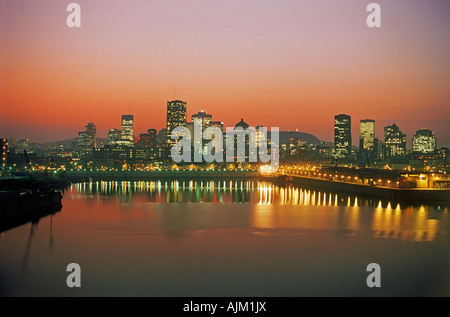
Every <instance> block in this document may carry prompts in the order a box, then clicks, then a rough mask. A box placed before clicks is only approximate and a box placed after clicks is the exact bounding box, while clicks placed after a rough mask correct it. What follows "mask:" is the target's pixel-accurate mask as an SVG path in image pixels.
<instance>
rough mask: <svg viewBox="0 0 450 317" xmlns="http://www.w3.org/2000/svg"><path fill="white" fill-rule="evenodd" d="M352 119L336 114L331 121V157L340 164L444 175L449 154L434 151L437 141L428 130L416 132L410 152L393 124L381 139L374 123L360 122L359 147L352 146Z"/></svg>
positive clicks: (387, 128)
mask: <svg viewBox="0 0 450 317" xmlns="http://www.w3.org/2000/svg"><path fill="white" fill-rule="evenodd" d="M351 130H352V129H351V117H350V116H349V115H347V114H338V115H336V116H335V119H334V148H333V151H332V153H330V155H332V156H334V157H335V158H336V159H337V160H340V161H342V162H346V161H347V162H357V163H358V164H359V165H362V166H366V167H370V166H374V165H376V164H377V163H381V164H388V165H389V166H391V167H392V168H394V169H413V170H425V171H426V170H430V171H440V170H442V171H445V170H446V168H447V165H448V159H449V158H448V156H449V153H450V152H449V151H448V149H447V148H445V147H444V148H441V149H438V148H437V139H436V136H435V135H434V133H433V132H432V131H431V130H428V129H420V130H417V131H416V133H415V134H414V136H413V137H412V143H411V144H412V148H411V150H410V151H408V149H407V136H406V134H404V133H403V132H402V131H401V130H400V128H399V127H398V126H397V125H396V124H395V123H394V124H392V125H388V126H385V127H384V136H383V138H382V139H379V138H377V137H376V135H375V120H372V119H364V120H360V124H359V131H360V134H359V147H357V148H355V147H353V146H352V134H351Z"/></svg>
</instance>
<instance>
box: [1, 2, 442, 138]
mask: <svg viewBox="0 0 450 317" xmlns="http://www.w3.org/2000/svg"><path fill="white" fill-rule="evenodd" d="M70 2H71V1H62V0H52V1H50V0H44V1H25V0H3V1H0V137H4V138H11V137H14V138H16V139H20V138H29V139H30V140H32V141H36V142H47V141H58V140H62V139H68V138H73V137H76V136H77V132H78V131H82V130H83V129H84V126H85V125H86V124H87V123H88V122H94V123H95V124H96V125H97V129H98V136H99V137H106V134H107V131H108V130H109V129H112V128H120V118H121V115H122V114H127V113H128V109H129V105H130V104H131V113H132V114H134V116H135V134H136V135H137V134H139V133H143V132H145V131H146V130H147V129H150V128H155V129H161V128H163V127H164V126H165V120H166V103H167V100H172V99H175V98H176V99H181V100H184V101H186V102H187V104H188V117H189V118H190V116H191V115H192V114H194V113H196V112H198V111H200V110H204V111H206V112H208V113H211V114H212V115H213V120H217V121H223V122H224V125H225V126H234V124H235V123H236V122H238V121H239V120H240V119H241V118H244V120H245V121H246V122H247V123H249V124H250V125H253V126H256V125H264V126H267V127H279V128H280V129H281V130H295V129H298V130H299V131H303V132H308V133H312V134H314V135H316V136H317V137H318V138H319V139H321V140H324V141H332V140H333V133H334V128H333V121H334V115H335V114H339V113H346V114H349V115H351V117H352V134H353V135H352V138H353V143H354V145H357V144H358V139H359V120H361V119H375V120H376V134H377V136H378V137H380V138H382V135H383V127H384V126H386V125H389V124H392V123H396V124H397V125H398V126H399V127H400V129H401V130H402V131H403V132H404V133H406V134H407V137H408V147H410V146H411V138H412V136H413V134H414V133H415V131H416V130H418V129H420V128H428V129H431V130H432V131H433V132H434V133H435V134H436V136H437V138H438V146H439V147H441V146H450V124H449V123H450V110H449V105H450V75H449V74H450V2H449V1H447V0H430V1H423V0H396V1H376V2H377V3H379V4H380V6H381V28H369V27H368V26H367V25H366V18H367V16H368V14H369V13H368V12H366V7H367V5H368V4H369V3H370V2H372V1H363V0H348V1H337V0H334V1H331V0H322V1H313V0H309V1H300V0H280V1H273V0H271V1H269V0H226V1H225V0H221V1H217V0H191V1H185V0H183V1H181V0H175V1H171V0H169V1H162V0H161V1H138V0H130V1H124V0H120V1H119V0H108V1H106V0H89V1H88V0H79V1H75V2H77V3H79V4H80V6H81V28H69V27H67V25H66V18H67V16H68V14H69V13H68V12H66V7H67V5H68V4H69V3H70ZM373 2H375V1H373Z"/></svg>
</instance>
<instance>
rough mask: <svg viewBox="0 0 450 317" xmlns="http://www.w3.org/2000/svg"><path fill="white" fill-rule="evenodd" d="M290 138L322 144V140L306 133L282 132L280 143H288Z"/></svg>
mask: <svg viewBox="0 0 450 317" xmlns="http://www.w3.org/2000/svg"><path fill="white" fill-rule="evenodd" d="M290 138H299V139H300V140H302V141H306V142H308V143H312V144H317V143H319V142H320V140H319V139H318V138H317V137H316V136H314V135H312V134H309V133H306V132H297V131H280V143H283V141H286V140H288V139H290Z"/></svg>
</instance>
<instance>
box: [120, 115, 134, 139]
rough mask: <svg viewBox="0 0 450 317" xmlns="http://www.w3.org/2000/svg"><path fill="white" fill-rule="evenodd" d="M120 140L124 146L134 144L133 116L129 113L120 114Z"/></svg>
mask: <svg viewBox="0 0 450 317" xmlns="http://www.w3.org/2000/svg"><path fill="white" fill-rule="evenodd" d="M120 141H122V142H121V144H122V145H125V146H133V144H134V118H133V115H131V114H125V115H122V131H121V135H120Z"/></svg>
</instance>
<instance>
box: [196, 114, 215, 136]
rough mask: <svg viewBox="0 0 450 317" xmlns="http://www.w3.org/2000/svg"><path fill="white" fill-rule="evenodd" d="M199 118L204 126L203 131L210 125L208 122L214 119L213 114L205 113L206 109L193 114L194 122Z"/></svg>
mask: <svg viewBox="0 0 450 317" xmlns="http://www.w3.org/2000/svg"><path fill="white" fill-rule="evenodd" d="M195 119H197V121H198V122H200V124H201V126H202V132H203V131H205V129H206V128H207V127H208V124H209V123H210V122H211V121H212V115H210V114H207V113H205V112H204V111H199V112H198V113H196V114H194V115H192V122H195Z"/></svg>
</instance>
